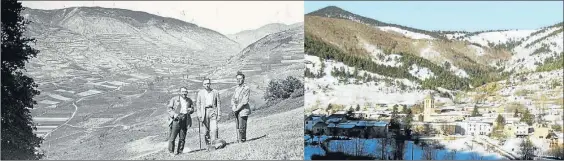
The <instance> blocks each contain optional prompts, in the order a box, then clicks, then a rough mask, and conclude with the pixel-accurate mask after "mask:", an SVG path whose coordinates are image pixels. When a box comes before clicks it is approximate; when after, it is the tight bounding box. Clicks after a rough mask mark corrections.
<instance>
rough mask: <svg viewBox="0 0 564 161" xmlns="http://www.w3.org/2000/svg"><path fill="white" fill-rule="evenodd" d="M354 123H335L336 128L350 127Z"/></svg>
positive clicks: (353, 125)
mask: <svg viewBox="0 0 564 161" xmlns="http://www.w3.org/2000/svg"><path fill="white" fill-rule="evenodd" d="M355 126H356V124H350V123H340V124H338V125H337V127H338V128H343V129H350V128H353V127H355Z"/></svg>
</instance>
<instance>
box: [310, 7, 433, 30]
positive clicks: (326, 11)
mask: <svg viewBox="0 0 564 161" xmlns="http://www.w3.org/2000/svg"><path fill="white" fill-rule="evenodd" d="M306 16H319V17H327V18H337V19H345V20H351V21H354V22H358V23H363V24H368V25H372V26H388V27H396V28H399V29H403V30H406V31H411V32H416V33H422V34H427V35H430V36H432V37H435V38H442V35H441V34H440V33H438V32H433V31H426V30H421V29H416V28H412V27H407V26H402V25H397V24H391V23H386V22H382V21H378V20H375V19H372V18H368V17H364V16H361V15H357V14H354V13H351V12H349V11H346V10H344V9H341V8H339V7H337V6H327V7H324V8H321V9H319V10H316V11H313V12H310V13H308V14H306Z"/></svg>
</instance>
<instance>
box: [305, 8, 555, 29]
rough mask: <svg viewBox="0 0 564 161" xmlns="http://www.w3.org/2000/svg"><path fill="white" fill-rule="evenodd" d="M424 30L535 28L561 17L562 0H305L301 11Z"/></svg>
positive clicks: (553, 22)
mask: <svg viewBox="0 0 564 161" xmlns="http://www.w3.org/2000/svg"><path fill="white" fill-rule="evenodd" d="M331 5H332V6H337V7H340V8H342V9H344V10H347V11H349V12H352V13H355V14H358V15H361V16H364V17H370V18H373V19H376V20H379V21H382V22H387V23H393V24H398V25H403V26H409V27H414V28H419V29H424V30H450V31H452V30H456V31H460V30H464V31H470V32H472V31H482V30H497V29H537V28H541V27H545V26H550V25H554V24H556V23H559V22H562V21H563V19H564V18H563V15H564V12H563V2H562V1H541V2H534V1H495V2H487V1H450V2H447V1H432V2H431V1H428V2H423V1H403V2H401V1H396V2H389V1H373V2H369V1H355V2H342V1H326V2H323V1H306V2H305V3H304V8H305V13H306V14H307V13H309V12H312V11H315V10H318V9H321V8H323V7H326V6H331Z"/></svg>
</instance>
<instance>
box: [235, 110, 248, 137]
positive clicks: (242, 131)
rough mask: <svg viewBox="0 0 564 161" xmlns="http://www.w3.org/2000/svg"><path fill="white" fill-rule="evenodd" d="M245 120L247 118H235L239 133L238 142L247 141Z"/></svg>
mask: <svg viewBox="0 0 564 161" xmlns="http://www.w3.org/2000/svg"><path fill="white" fill-rule="evenodd" d="M247 118H248V116H240V115H238V116H237V132H238V133H239V138H237V139H238V141H240V142H245V141H246V140H247V136H246V135H247Z"/></svg>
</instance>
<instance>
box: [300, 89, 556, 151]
mask: <svg viewBox="0 0 564 161" xmlns="http://www.w3.org/2000/svg"><path fill="white" fill-rule="evenodd" d="M436 100H439V99H435V98H434V96H433V95H432V94H429V95H427V96H426V97H425V99H424V100H423V101H422V102H421V103H420V104H415V105H405V104H377V105H375V107H373V108H364V109H362V108H360V107H359V106H358V105H357V107H356V109H355V108H354V106H351V107H350V108H348V109H347V110H339V111H333V110H331V109H328V110H325V111H324V110H316V111H314V112H313V113H312V114H310V115H306V116H305V124H304V125H305V128H304V129H305V134H306V135H308V134H309V135H317V136H321V135H326V136H338V137H350V138H355V137H357V138H368V139H369V138H390V137H392V138H393V137H395V136H394V133H393V132H392V130H391V129H390V126H391V123H390V121H391V120H392V116H395V117H399V120H402V121H400V123H401V126H400V127H401V128H400V131H401V132H404V131H406V130H407V129H406V127H408V126H407V125H406V124H410V125H409V127H411V128H410V131H411V134H412V139H413V138H417V139H438V140H456V139H460V138H472V142H476V143H479V144H481V145H484V146H486V147H487V148H488V149H492V150H494V151H496V152H497V153H500V154H501V155H503V156H505V157H506V158H509V159H519V158H520V157H521V156H522V154H521V153H520V150H519V146H520V142H523V141H524V140H525V139H526V138H529V139H530V140H531V142H532V143H533V145H534V147H535V149H538V150H535V156H539V157H552V158H554V157H556V156H554V154H552V153H551V151H554V150H553V149H558V148H562V146H563V133H562V131H563V129H562V116H563V109H562V107H561V106H550V107H547V108H545V110H543V112H544V113H543V114H542V116H543V117H544V118H543V119H538V120H539V121H535V122H534V123H533V124H527V123H526V122H528V121H526V119H525V121H523V119H522V117H524V115H529V116H527V117H531V118H532V119H535V120H537V118H539V117H535V114H538V113H539V112H540V111H539V112H537V111H536V109H534V107H532V106H531V107H530V109H528V110H527V111H526V112H523V111H521V112H520V113H518V112H512V111H505V110H506V109H505V108H504V107H503V106H499V107H495V108H493V107H492V108H477V107H476V104H474V105H472V104H451V105H443V106H442V107H441V108H438V107H436V103H437V102H435V101H436ZM330 106H331V105H330ZM345 109H346V108H345ZM406 111H409V112H412V111H413V113H410V114H407V113H408V112H406ZM529 111H535V112H534V113H532V114H531V113H529ZM408 116H411V119H410V120H412V121H410V122H409V123H406V122H405V120H406V119H405V117H408ZM500 116H501V117H502V118H501V120H500V118H499V117H500ZM541 120H542V121H541ZM500 123H501V124H500ZM555 128H559V129H555ZM500 136H501V137H500ZM560 157H561V154H560Z"/></svg>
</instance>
